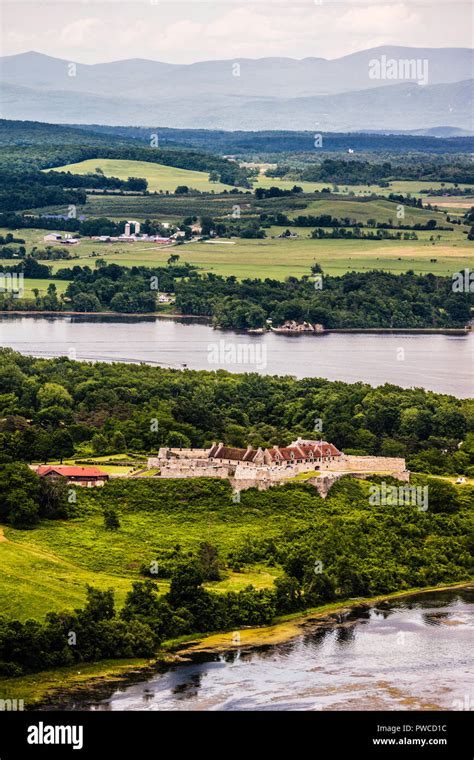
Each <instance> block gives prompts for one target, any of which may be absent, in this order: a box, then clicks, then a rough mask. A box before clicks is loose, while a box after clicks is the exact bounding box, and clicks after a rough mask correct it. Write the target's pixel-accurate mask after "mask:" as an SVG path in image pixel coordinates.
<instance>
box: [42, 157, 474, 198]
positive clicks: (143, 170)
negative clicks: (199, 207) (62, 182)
mask: <svg viewBox="0 0 474 760" xmlns="http://www.w3.org/2000/svg"><path fill="white" fill-rule="evenodd" d="M267 167H268V164H264V165H263V168H267ZM98 168H99V169H100V170H101V171H102V172H103V173H104V174H105V175H106V176H109V177H118V178H119V179H125V180H126V179H128V177H144V178H145V179H146V180H147V181H148V190H149V191H150V192H160V191H161V192H163V193H166V192H174V190H175V189H176V187H177V186H178V185H187V186H188V187H190V188H194V189H196V190H199V191H201V192H207V193H212V192H214V193H219V192H222V190H225V189H226V190H230V189H231V187H230V186H229V185H224V184H223V183H221V182H210V181H209V175H208V174H207V173H206V172H201V171H190V170H187V169H178V168H175V167H173V166H164V165H163V164H154V163H150V162H146V161H128V160H120V159H107V158H93V159H89V160H86V161H80V162H79V163H76V164H66V165H64V166H58V167H55V171H70V172H72V173H74V174H89V173H94V172H95V171H96V169H98ZM295 184H296V185H298V186H299V187H301V188H302V189H303V192H304V193H314V192H320V191H321V190H323V189H324V188H326V189H327V188H328V187H330V188H333V187H334V186H333V185H332V183H328V182H305V181H300V180H287V179H279V178H275V177H267V176H265V175H264V174H259V175H258V176H257V177H256V178H255V180H254V182H253V188H254V189H255V188H258V187H262V188H266V189H268V188H270V187H279V188H281V189H282V190H291V188H292V187H293V186H294V185H295ZM388 184H389V186H388V187H379V186H378V185H375V184H372V185H366V184H365V185H364V184H360V185H345V184H344V183H342V184H339V185H338V186H337V192H338V193H339V194H341V195H350V194H355V195H358V196H367V195H372V194H373V193H375V194H377V195H389V193H399V194H403V195H407V194H408V193H409V194H411V195H413V196H416V197H419V196H420V194H421V191H427V190H439V189H441V188H442V187H446V188H449V187H452V185H450V183H441V182H434V181H429V182H427V181H422V180H406V181H400V180H394V181H392V182H389V183H388ZM466 187H470V186H468V185H463V184H460V185H459V189H460V190H464V189H465V188H466ZM421 197H423V196H421ZM433 200H434V201H435V202H436V201H438V202H439V203H440V204H441V203H442V201H443V198H442V197H441V198H434V199H433ZM448 200H449V199H448ZM464 200H465V201H466V198H465V199H464ZM473 203H474V193H473Z"/></svg>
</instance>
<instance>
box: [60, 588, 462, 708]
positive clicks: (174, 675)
mask: <svg viewBox="0 0 474 760" xmlns="http://www.w3.org/2000/svg"><path fill="white" fill-rule="evenodd" d="M473 611H474V589H463V590H456V591H454V590H452V591H441V592H436V593H427V594H418V595H416V596H412V597H407V598H405V599H404V600H397V601H394V602H392V603H391V604H390V605H389V606H388V607H387V606H386V605H380V606H378V607H377V606H375V607H373V608H371V609H370V611H366V612H359V613H354V614H353V615H352V616H348V617H347V618H346V619H344V620H343V621H342V622H341V623H326V624H325V625H324V626H323V627H321V624H320V625H319V626H316V624H315V623H314V622H313V623H307V624H306V626H305V628H304V632H303V634H302V635H300V636H298V637H297V638H295V639H292V640H290V641H287V642H286V643H284V644H279V645H276V646H266V647H262V648H257V649H253V650H248V651H242V650H240V649H239V646H238V645H236V646H235V647H234V649H233V650H232V651H229V652H228V653H227V654H215V655H210V654H207V655H204V654H203V653H201V654H200V655H193V659H192V662H191V663H190V664H179V665H173V666H171V667H169V668H168V670H166V672H161V673H158V674H156V675H154V676H153V677H151V678H150V677H149V678H148V679H147V680H145V681H142V682H140V683H134V684H133V685H129V686H126V687H124V688H122V689H119V690H115V691H113V693H111V694H109V695H107V696H106V697H105V698H104V697H102V698H101V699H100V700H98V701H95V702H94V701H90V702H89V703H87V701H86V702H85V703H84V701H82V700H81V702H80V703H79V702H78V703H74V702H72V703H69V704H68V705H67V707H68V709H73V710H74V709H92V710H173V711H176V710H316V711H318V710H437V709H447V710H466V709H468V710H472V709H474V686H473V672H474V650H473V647H472V641H473V634H474V616H473Z"/></svg>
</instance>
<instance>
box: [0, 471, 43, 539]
mask: <svg viewBox="0 0 474 760" xmlns="http://www.w3.org/2000/svg"><path fill="white" fill-rule="evenodd" d="M39 488H40V479H39V477H38V475H37V474H36V473H35V472H33V470H31V469H30V468H29V467H28V466H27V465H25V464H5V465H0V522H5V523H9V524H10V525H13V526H14V527H16V528H25V527H30V526H31V525H34V524H35V523H36V522H38V518H39V503H38V502H39Z"/></svg>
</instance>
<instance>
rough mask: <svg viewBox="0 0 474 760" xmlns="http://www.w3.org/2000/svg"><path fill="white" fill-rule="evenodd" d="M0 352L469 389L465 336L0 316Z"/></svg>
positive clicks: (471, 338) (472, 372) (473, 360)
mask: <svg viewBox="0 0 474 760" xmlns="http://www.w3.org/2000/svg"><path fill="white" fill-rule="evenodd" d="M0 345H2V346H10V347H12V348H14V349H15V350H17V351H20V352H21V353H24V354H31V355H33V356H44V357H55V356H67V355H70V356H71V357H72V358H74V357H75V358H77V359H78V360H101V361H118V362H146V363H148V364H152V365H157V366H163V367H173V368H178V369H179V368H183V366H187V367H188V368H190V369H207V370H209V369H210V370H214V369H219V368H222V369H227V370H229V371H230V372H260V373H264V374H272V375H286V374H291V375H294V376H296V377H298V378H302V377H323V378H327V379H328V380H342V381H344V382H356V381H363V382H367V383H370V384H372V385H381V384H383V383H393V384H395V385H400V386H401V387H404V388H411V387H423V388H427V389H429V390H434V391H438V392H440V393H449V394H452V395H454V396H458V397H461V398H463V397H467V396H471V395H472V389H473V387H474V383H473V378H474V333H472V332H471V333H466V334H463V335H452V334H451V335H443V334H426V333H425V334H419V333H418V334H415V333H326V334H324V335H276V334H272V333H267V334H264V335H249V334H245V333H235V332H229V331H225V332H224V331H221V330H214V329H213V328H212V327H211V326H210V325H209V324H208V323H201V322H199V321H196V320H186V319H156V318H154V317H148V318H146V317H144V318H130V317H128V318H127V317H104V316H83V317H81V316H72V317H71V316H62V317H45V316H16V315H1V316H0ZM239 352H240V354H239Z"/></svg>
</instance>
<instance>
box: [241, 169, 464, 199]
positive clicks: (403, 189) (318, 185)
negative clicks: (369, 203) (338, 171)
mask: <svg viewBox="0 0 474 760" xmlns="http://www.w3.org/2000/svg"><path fill="white" fill-rule="evenodd" d="M388 184H389V186H388V187H379V186H378V185H376V184H371V185H345V184H344V183H343V182H342V183H339V184H338V185H337V188H338V192H339V193H341V194H342V195H348V194H350V193H354V194H355V195H371V194H372V193H375V194H377V195H389V194H390V193H400V194H403V195H407V193H410V194H411V195H414V196H419V195H420V193H421V191H422V190H440V189H441V188H442V187H443V185H442V184H441V182H431V181H429V182H424V181H422V180H405V181H399V180H394V181H393V182H389V183H388ZM444 184H445V186H446V189H447V188H452V187H454V185H453V184H452V183H449V182H446V183H444ZM293 185H298V187H302V188H303V191H304V192H305V193H313V192H315V191H321V190H322V189H323V188H325V187H326V188H327V187H329V188H331V189H332V188H333V187H334V185H333V183H332V182H305V181H301V180H285V179H278V178H275V177H266V176H265V175H264V174H260V175H259V176H258V177H257V180H256V182H255V183H254V187H264V188H269V187H280V188H281V189H282V190H291V188H292V187H293ZM459 187H460V189H462V190H464V189H465V188H469V189H470V190H472V196H471V197H472V198H473V200H474V187H473V186H472V185H459ZM422 197H423V196H422ZM438 200H439V201H442V200H443V199H442V198H439V199H438Z"/></svg>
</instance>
